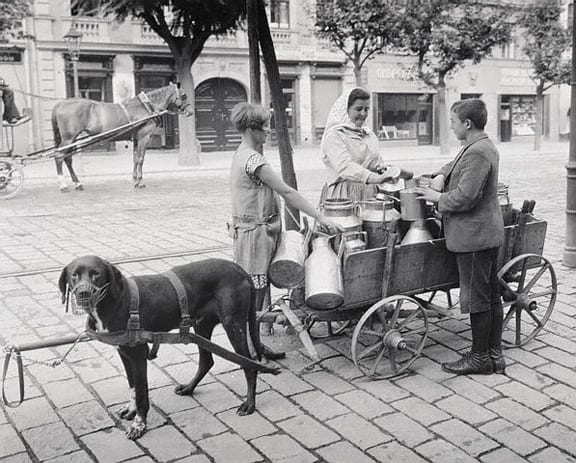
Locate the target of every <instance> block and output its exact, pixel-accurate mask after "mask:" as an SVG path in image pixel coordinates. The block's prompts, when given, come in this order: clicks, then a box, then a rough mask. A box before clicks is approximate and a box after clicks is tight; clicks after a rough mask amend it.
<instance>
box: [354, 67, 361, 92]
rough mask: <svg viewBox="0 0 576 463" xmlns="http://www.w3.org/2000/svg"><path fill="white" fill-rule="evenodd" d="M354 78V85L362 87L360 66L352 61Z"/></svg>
mask: <svg viewBox="0 0 576 463" xmlns="http://www.w3.org/2000/svg"><path fill="white" fill-rule="evenodd" d="M354 78H355V79H356V87H363V85H362V67H361V66H360V64H359V63H358V62H354Z"/></svg>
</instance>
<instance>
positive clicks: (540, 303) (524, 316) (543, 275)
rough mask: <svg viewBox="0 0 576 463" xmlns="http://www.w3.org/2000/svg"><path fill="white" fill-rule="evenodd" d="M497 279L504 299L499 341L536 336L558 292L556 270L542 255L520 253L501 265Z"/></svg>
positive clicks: (508, 342)
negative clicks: (500, 338)
mask: <svg viewBox="0 0 576 463" xmlns="http://www.w3.org/2000/svg"><path fill="white" fill-rule="evenodd" d="M498 279H499V280H500V284H501V285H502V299H503V301H504V323H503V327H502V343H503V344H504V345H505V346H509V347H515V346H516V347H518V346H523V345H524V344H526V343H527V342H529V341H531V340H532V339H534V338H535V337H536V335H537V334H538V333H539V332H540V330H542V328H544V325H545V324H546V322H547V321H548V319H549V318H550V315H551V314H552V310H553V308H554V303H555V302H556V296H557V294H558V285H557V282H556V273H555V272H554V268H553V267H552V264H551V263H550V261H549V260H548V259H546V258H545V257H542V256H540V255H538V254H521V255H519V256H516V257H514V258H513V259H512V260H511V261H510V262H508V263H507V264H506V265H504V267H502V269H501V270H500V271H499V272H498ZM512 319H514V323H511V321H512Z"/></svg>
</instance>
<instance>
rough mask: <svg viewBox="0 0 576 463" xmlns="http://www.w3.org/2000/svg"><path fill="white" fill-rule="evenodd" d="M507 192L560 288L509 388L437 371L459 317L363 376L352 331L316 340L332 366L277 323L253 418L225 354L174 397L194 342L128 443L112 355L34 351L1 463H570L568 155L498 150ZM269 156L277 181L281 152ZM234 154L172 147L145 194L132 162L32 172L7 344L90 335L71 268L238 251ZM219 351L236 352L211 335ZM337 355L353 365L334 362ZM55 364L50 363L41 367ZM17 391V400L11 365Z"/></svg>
mask: <svg viewBox="0 0 576 463" xmlns="http://www.w3.org/2000/svg"><path fill="white" fill-rule="evenodd" d="M382 148H383V154H384V156H385V157H386V159H387V160H389V161H390V163H392V164H396V165H400V166H402V167H405V168H408V169H412V170H414V171H415V173H416V174H417V175H419V174H421V173H426V172H432V171H434V170H435V169H436V168H438V167H440V166H441V165H442V164H443V163H445V162H447V161H448V160H449V159H451V158H452V156H453V155H454V154H455V153H456V148H453V153H452V155H451V156H440V155H438V147H434V146H418V147H409V146H401V147H395V146H393V145H392V146H391V145H383V147H382ZM498 148H499V150H500V153H501V162H500V166H501V171H500V181H501V182H504V183H506V184H508V185H509V186H510V195H511V199H512V201H513V203H514V204H515V206H517V207H518V206H520V205H521V204H522V201H523V200H524V199H535V200H536V208H535V215H536V217H537V218H539V219H544V220H546V221H547V222H548V230H547V239H546V245H545V248H544V255H545V257H547V258H548V259H549V260H550V261H551V262H552V264H553V266H554V269H555V271H556V273H557V276H558V290H559V295H558V299H557V302H556V305H555V309H554V312H553V314H552V317H551V320H550V321H549V322H548V323H547V325H546V326H545V328H544V330H543V331H542V332H541V333H540V335H539V336H538V337H537V338H536V340H534V341H532V342H531V343H530V344H528V345H527V346H524V347H523V348H520V349H513V350H507V351H506V353H505V355H506V358H507V361H508V363H509V366H508V368H507V376H502V375H491V376H471V377H454V376H452V375H449V374H446V373H444V372H442V371H441V369H440V363H441V362H444V361H450V360H453V359H455V358H456V357H457V352H461V351H464V350H466V349H467V348H469V343H470V341H469V340H470V332H469V324H468V321H467V318H466V317H463V316H461V315H460V314H458V313H454V314H453V318H449V319H444V320H440V321H437V322H434V323H433V324H432V327H431V332H430V335H429V340H428V342H427V346H426V347H425V349H424V351H423V355H422V357H420V358H419V359H418V360H417V361H416V362H415V363H414V365H413V368H412V372H411V373H410V374H407V375H403V376H401V377H399V378H395V379H393V380H389V381H386V380H384V381H370V380H368V379H366V378H364V377H363V376H362V374H361V373H360V372H359V371H358V370H357V369H356V368H355V366H354V365H353V363H352V362H351V360H350V359H349V349H350V347H349V346H350V333H348V334H347V335H345V336H342V337H338V338H333V339H329V340H326V341H323V342H318V343H317V348H318V350H319V351H320V353H321V355H322V356H324V357H331V358H330V359H329V360H326V361H325V362H323V363H322V364H321V365H320V366H318V367H316V368H314V369H313V370H312V371H309V372H304V373H302V374H300V375H299V374H298V373H299V372H300V370H301V369H302V367H304V366H305V365H306V364H307V362H308V361H309V360H308V359H307V358H306V356H305V352H304V351H303V350H301V345H300V343H299V341H298V340H297V337H296V336H291V335H287V334H286V333H285V329H284V328H282V327H277V328H276V330H275V332H276V334H273V335H270V336H265V337H264V338H263V340H264V342H266V343H267V344H270V345H272V346H274V345H275V343H276V340H279V339H281V344H279V345H281V346H282V347H283V348H286V349H287V350H288V351H289V353H288V356H287V359H286V360H283V361H281V362H280V364H281V366H282V367H283V369H284V372H283V373H282V374H281V375H279V376H277V377H271V376H267V375H260V376H259V394H258V396H257V412H256V413H255V414H254V415H251V416H249V417H238V416H237V415H236V413H235V410H236V408H237V407H238V406H239V405H240V403H241V399H242V398H243V397H244V395H245V382H244V377H243V374H242V372H241V371H240V370H239V369H238V368H237V367H236V366H235V365H232V364H230V363H228V362H226V361H223V360H220V359H216V365H215V367H214V369H213V370H212V371H211V374H210V375H209V376H208V377H207V378H206V379H205V380H204V382H203V383H201V385H200V387H199V388H198V389H197V392H196V394H195V396H194V397H191V398H190V397H179V396H176V395H175V394H174V393H173V388H174V386H175V384H176V383H177V382H184V381H188V380H189V379H190V377H191V375H192V374H193V372H194V369H195V363H194V361H195V359H196V356H197V354H196V348H195V347H194V346H182V345H176V346H168V345H163V346H161V348H160V352H159V357H158V359H156V360H155V361H153V362H151V363H150V368H149V379H150V387H151V400H152V408H151V411H150V414H149V423H148V425H149V430H148V432H147V433H146V434H145V435H144V436H143V437H142V438H141V439H140V440H138V441H136V442H131V441H128V440H127V439H126V438H125V437H124V429H125V426H126V422H123V421H122V420H120V419H119V418H117V416H116V412H117V410H118V409H119V408H120V406H121V405H122V404H123V403H124V401H125V400H126V399H127V397H128V392H127V383H126V380H125V378H124V372H123V368H122V367H121V364H120V362H119V359H118V358H117V354H116V353H115V350H114V349H113V348H111V347H109V346H106V345H103V344H99V343H95V342H90V343H83V344H81V345H79V346H78V347H77V348H76V349H75V350H74V351H73V352H72V353H71V354H70V355H69V356H68V358H67V361H66V362H65V364H63V365H61V366H59V367H57V368H51V367H49V366H47V365H46V364H45V363H46V362H48V361H51V360H53V359H55V358H57V357H59V356H61V355H63V354H64V353H65V352H66V350H67V347H61V348H54V349H43V350H38V351H34V352H30V353H27V354H26V355H25V364H26V365H27V367H26V369H25V376H26V401H25V402H24V403H23V404H22V405H21V406H20V407H18V408H14V409H12V408H7V407H5V406H4V405H2V409H1V410H0V459H1V460H2V461H6V462H11V463H13V462H28V461H52V462H58V463H60V462H84V461H100V462H115V461H138V462H151V461H182V462H187V463H191V462H194V463H200V462H211V461H213V462H218V463H220V462H240V463H243V462H259V461H275V462H276V461H277V462H294V463H301V462H314V461H326V462H351V461H354V462H360V463H363V462H385V461H389V462H424V461H431V462H442V463H446V462H468V461H470V462H474V461H482V462H507V463H513V462H516V461H530V462H534V463H537V462H564V461H576V459H575V458H574V457H576V394H575V390H574V387H575V385H576V373H575V372H574V367H576V357H575V356H574V354H576V342H575V341H574V334H575V331H574V329H575V327H576V320H575V318H574V309H575V308H576V278H575V277H576V270H574V269H567V268H565V267H563V266H562V263H561V257H562V252H563V245H564V232H565V214H564V211H565V198H566V178H565V177H566V171H565V168H564V166H565V164H566V162H567V160H568V143H547V144H544V146H543V149H542V151H541V152H539V153H534V152H533V151H532V148H531V145H528V144H517V143H514V144H510V143H509V144H500V145H498ZM265 149H266V154H267V156H268V157H269V159H270V161H271V163H272V165H273V166H274V167H275V168H277V170H278V171H279V159H278V156H277V153H276V151H275V149H274V148H271V147H267V148H265ZM231 156H232V153H224V152H217V153H204V154H202V155H201V165H200V166H186V167H182V166H179V165H178V163H177V159H178V153H177V152H176V151H172V152H154V151H150V152H148V153H147V155H146V160H145V163H144V180H145V182H146V183H147V187H146V188H145V189H142V190H135V189H134V188H133V187H132V181H131V171H132V159H131V155H128V154H125V155H118V154H83V155H81V156H78V157H76V158H75V165H76V166H80V167H79V169H77V172H78V173H79V175H80V177H81V180H82V181H83V183H84V187H85V190H84V191H74V190H72V191H70V192H69V193H66V194H63V193H61V192H59V191H58V185H57V182H56V178H55V175H54V170H55V169H54V165H53V162H52V161H51V160H49V161H47V162H40V163H36V164H33V165H29V166H28V167H26V169H25V175H26V181H25V185H24V188H23V190H22V191H21V192H20V193H19V195H17V196H16V197H15V198H13V199H11V200H7V201H3V202H0V344H6V343H13V344H21V343H25V342H31V341H37V340H42V339H51V338H55V337H58V336H66V335H70V334H73V333H75V332H80V331H81V330H82V328H83V326H84V321H85V320H84V317H78V316H75V315H72V314H70V313H65V311H64V306H63V305H62V304H61V300H60V294H59V293H58V289H57V279H58V276H59V273H60V271H61V269H62V267H63V266H64V265H66V264H67V263H68V262H70V261H71V260H72V259H74V258H75V257H78V256H81V255H85V254H97V255H100V256H102V257H104V258H106V259H108V260H110V261H112V262H115V263H117V264H118V266H119V268H120V269H121V270H122V271H123V272H124V273H125V274H127V275H133V274H141V273H151V272H161V271H164V270H166V269H168V268H170V267H171V266H173V265H177V264H181V263H185V262H189V261H192V260H199V259H204V258H207V257H223V258H230V257H231V240H230V238H229V237H228V236H227V233H226V227H225V223H226V221H227V220H228V219H229V210H230V193H229V181H228V168H229V166H230V160H231ZM294 163H295V170H296V173H297V178H298V187H299V190H300V191H301V192H302V193H303V194H304V195H305V196H306V197H307V198H308V199H310V200H311V201H313V202H314V203H316V202H317V200H318V196H319V192H320V188H321V185H322V184H323V182H324V170H323V167H322V163H321V160H320V155H319V148H318V147H308V148H299V149H297V150H296V151H295V154H294ZM216 339H217V341H218V343H220V344H222V345H224V346H227V345H228V344H227V341H226V339H225V336H223V334H222V332H221V331H218V334H217V336H216ZM338 353H343V354H344V355H335V354H338ZM43 362H44V363H43ZM6 391H7V394H8V395H9V397H10V398H11V399H15V398H16V393H17V387H16V378H15V370H14V369H13V368H12V369H11V370H10V372H9V380H8V381H7V382H6Z"/></svg>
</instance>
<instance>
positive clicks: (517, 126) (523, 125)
mask: <svg viewBox="0 0 576 463" xmlns="http://www.w3.org/2000/svg"><path fill="white" fill-rule="evenodd" d="M509 101H510V112H511V114H512V135H513V136H519V135H534V133H535V128H536V97H534V96H511V97H510V99H509Z"/></svg>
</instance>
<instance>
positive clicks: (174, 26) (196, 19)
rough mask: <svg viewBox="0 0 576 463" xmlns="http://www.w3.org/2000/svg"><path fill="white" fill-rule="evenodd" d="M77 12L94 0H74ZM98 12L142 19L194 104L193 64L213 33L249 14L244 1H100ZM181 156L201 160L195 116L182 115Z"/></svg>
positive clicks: (227, 30) (233, 25)
mask: <svg viewBox="0 0 576 463" xmlns="http://www.w3.org/2000/svg"><path fill="white" fill-rule="evenodd" d="M73 8H75V9H76V11H77V14H79V15H83V14H88V13H93V2H92V1H91V0H73ZM97 12H98V14H99V15H101V16H104V17H114V18H116V19H117V20H118V21H124V20H126V19H130V18H136V19H141V20H142V21H144V22H146V23H147V24H148V25H149V26H150V28H151V29H152V30H153V31H154V32H155V33H156V34H158V35H159V36H160V37H161V38H162V39H163V40H164V41H165V42H166V44H167V45H168V47H169V48H170V51H171V52H172V56H173V57H174V61H175V63H176V70H177V73H178V80H179V81H180V84H181V85H182V87H183V88H184V91H185V92H186V94H187V96H188V101H189V102H190V104H191V105H192V106H194V79H193V76H192V64H194V62H195V61H196V59H197V58H198V56H199V55H200V53H201V52H202V50H203V48H204V44H205V43H206V41H207V40H208V39H209V38H210V36H212V35H216V36H217V35H222V34H227V33H231V32H233V31H235V30H236V29H237V28H238V27H239V26H240V24H241V22H242V20H243V18H244V16H245V13H246V2H245V1H244V0H99V2H98V7H97ZM179 127H180V132H179V134H180V146H181V149H180V157H179V162H180V163H182V164H198V163H199V162H200V159H199V156H198V150H197V143H196V124H195V122H194V119H193V118H191V119H189V120H185V119H183V118H180V126H179Z"/></svg>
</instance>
